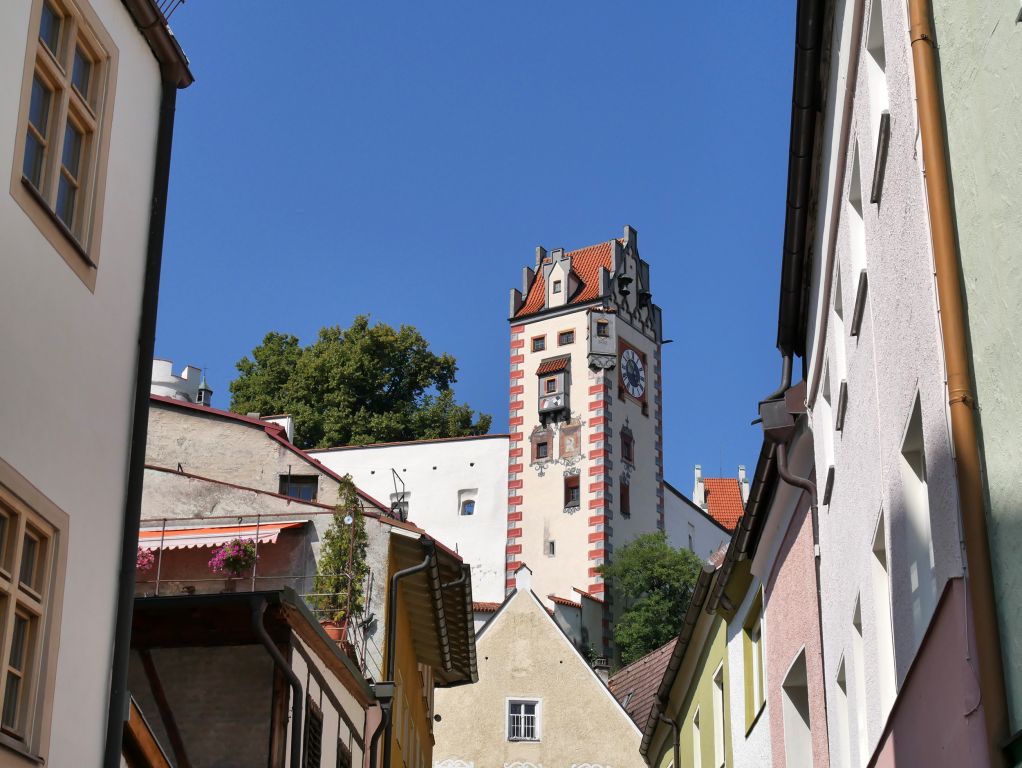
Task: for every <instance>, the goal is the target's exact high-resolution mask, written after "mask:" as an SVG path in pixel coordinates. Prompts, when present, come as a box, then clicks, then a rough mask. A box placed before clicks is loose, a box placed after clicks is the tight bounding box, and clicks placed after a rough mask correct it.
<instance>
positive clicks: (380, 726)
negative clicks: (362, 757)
mask: <svg viewBox="0 0 1022 768" xmlns="http://www.w3.org/2000/svg"><path fill="white" fill-rule="evenodd" d="M380 703H381V706H382V707H383V717H381V718H380V722H379V723H377V724H376V730H375V731H373V735H372V737H371V738H370V739H369V768H377V766H376V755H377V750H378V749H379V746H380V736H382V735H383V732H384V731H385V730H387V723H388V721H389V720H390V706H389V705H384V704H383V701H382V700H381V702H380Z"/></svg>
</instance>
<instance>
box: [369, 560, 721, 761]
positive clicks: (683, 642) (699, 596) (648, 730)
mask: <svg viewBox="0 0 1022 768" xmlns="http://www.w3.org/2000/svg"><path fill="white" fill-rule="evenodd" d="M716 572H717V569H716V567H714V566H713V565H711V564H710V563H704V564H703V568H702V570H701V571H700V572H699V578H698V579H697V580H696V586H695V589H693V590H692V600H691V601H690V602H689V604H688V610H686V611H685V619H684V621H683V622H682V625H681V632H680V633H679V634H678V642H677V643H675V644H674V650H673V651H672V652H671V659H670V661H668V662H667V669H666V670H665V671H664V677H663V679H662V680H661V681H660V687H659V688H658V689H657V694H656V697H655V698H654V699H653V708H652V709H651V710H650V712H649V717H648V718H647V719H646V727H645V728H644V729H643V731H642V743H641V744H640V745H639V754H641V755H642V757H643V759H644V760H646V763H647V764H649V755H648V752H649V746H650V742H652V740H653V734H654V733H655V732H656V728H657V723H658V722H660V715H661V714H663V713H664V712H666V711H667V705H668V703H669V702H670V698H671V688H672V687H674V681H675V680H677V678H678V671H679V670H680V669H681V663H682V661H684V659H685V651H686V650H688V644H689V643H690V642H691V641H692V635H693V633H694V632H695V629H696V624H698V623H699V614H700V612H701V611H702V610H703V606H704V605H705V603H706V596H707V594H708V593H709V591H710V581H711V580H712V579H713V574H714V573H716ZM385 768H387V766H385Z"/></svg>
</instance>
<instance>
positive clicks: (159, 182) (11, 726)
mask: <svg viewBox="0 0 1022 768" xmlns="http://www.w3.org/2000/svg"><path fill="white" fill-rule="evenodd" d="M191 82H192V76H191V74H190V72H189V71H188V65H187V60H186V59H185V56H184V54H183V53H182V51H181V49H180V47H179V46H178V44H177V43H176V41H175V39H174V37H173V35H172V34H171V32H170V30H169V29H168V27H167V25H166V21H165V19H164V18H163V16H162V14H161V13H160V11H159V10H158V7H157V4H156V3H155V2H153V0H123V1H122V0H74V2H69V1H68V0H45V1H44V0H13V1H12V2H4V3H2V4H0V94H3V96H2V98H0V155H2V156H3V158H4V162H3V164H2V167H3V168H4V169H5V170H4V175H3V186H4V188H5V189H6V190H7V192H6V193H5V194H3V195H2V196H0V232H2V233H3V245H2V247H0V251H2V258H0V392H3V400H2V405H0V423H2V425H3V426H2V428H0V542H2V543H0V565H2V566H3V567H2V568H0V606H2V608H0V691H3V692H4V693H3V694H2V696H3V698H4V701H3V704H2V707H0V710H2V714H0V764H2V765H5V766H29V765H31V766H35V765H38V764H41V763H45V764H46V765H52V766H73V765H82V766H84V765H89V766H98V765H103V764H106V765H111V764H113V763H112V762H111V761H119V759H120V757H119V752H120V741H121V731H122V727H123V718H124V716H125V715H126V713H127V711H128V707H127V699H126V698H125V694H126V685H125V680H126V674H127V653H128V645H127V643H128V634H127V632H128V630H130V608H131V601H132V598H133V592H134V588H133V585H132V584H131V583H130V582H131V581H132V574H131V571H132V570H133V568H134V561H133V560H132V558H134V557H135V536H136V533H137V515H138V508H139V503H140V496H141V485H140V481H141V476H142V470H143V466H142V459H143V456H144V455H143V453H142V451H141V449H142V448H143V447H144V442H145V428H146V424H145V409H146V406H147V403H148V397H149V391H148V390H149V373H150V358H151V355H152V343H153V335H154V332H155V309H156V293H157V291H158V285H159V272H160V260H161V257H162V242H163V225H164V212H165V210H166V194H167V184H168V174H169V162H170V144H171V136H172V131H173V115H174V103H175V98H176V93H177V89H178V88H183V87H186V86H188V85H189V84H190V83H191ZM126 488H127V489H129V490H128V493H127V494H126V492H125V489H126ZM11 574H19V575H20V578H17V579H15V578H12V577H11ZM119 590H120V591H119ZM125 609H127V613H126V612H125ZM111 680H112V681H113V683H111ZM104 740H106V746H104Z"/></svg>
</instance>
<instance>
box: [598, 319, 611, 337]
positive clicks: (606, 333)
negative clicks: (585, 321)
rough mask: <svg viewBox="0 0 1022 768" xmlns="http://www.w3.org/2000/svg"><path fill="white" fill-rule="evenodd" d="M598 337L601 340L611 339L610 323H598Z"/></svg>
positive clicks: (600, 321) (603, 321) (602, 321)
mask: <svg viewBox="0 0 1022 768" xmlns="http://www.w3.org/2000/svg"><path fill="white" fill-rule="evenodd" d="M596 335H597V336H598V337H599V338H601V339H609V338H610V323H609V322H608V321H606V320H597V321H596Z"/></svg>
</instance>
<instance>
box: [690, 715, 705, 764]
mask: <svg viewBox="0 0 1022 768" xmlns="http://www.w3.org/2000/svg"><path fill="white" fill-rule="evenodd" d="M702 764H703V739H702V736H701V735H700V733H699V709H698V708H697V709H696V713H695V715H694V716H693V717H692V765H696V766H701V765H702Z"/></svg>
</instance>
